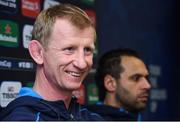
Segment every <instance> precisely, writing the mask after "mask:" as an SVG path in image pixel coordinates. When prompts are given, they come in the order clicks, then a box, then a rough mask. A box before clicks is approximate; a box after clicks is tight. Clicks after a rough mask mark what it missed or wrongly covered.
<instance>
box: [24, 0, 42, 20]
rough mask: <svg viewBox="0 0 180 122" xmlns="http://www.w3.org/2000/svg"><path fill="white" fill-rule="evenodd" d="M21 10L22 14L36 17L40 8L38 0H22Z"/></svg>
mask: <svg viewBox="0 0 180 122" xmlns="http://www.w3.org/2000/svg"><path fill="white" fill-rule="evenodd" d="M21 10H22V14H23V15H24V16H27V17H31V18H36V16H37V15H38V14H39V12H40V10H41V7H40V0H22V1H21Z"/></svg>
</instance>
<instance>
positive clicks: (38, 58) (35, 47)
mask: <svg viewBox="0 0 180 122" xmlns="http://www.w3.org/2000/svg"><path fill="white" fill-rule="evenodd" d="M28 49H29V53H30V55H31V57H32V58H33V60H34V61H35V62H36V63H37V64H43V47H42V45H41V44H40V43H39V42H38V41H37V40H31V41H30V42H29V47H28Z"/></svg>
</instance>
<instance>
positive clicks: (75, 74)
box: [66, 71, 81, 77]
mask: <svg viewBox="0 0 180 122" xmlns="http://www.w3.org/2000/svg"><path fill="white" fill-rule="evenodd" d="M66 73H68V74H70V75H71V76H73V77H80V76H81V73H77V72H73V71H66Z"/></svg>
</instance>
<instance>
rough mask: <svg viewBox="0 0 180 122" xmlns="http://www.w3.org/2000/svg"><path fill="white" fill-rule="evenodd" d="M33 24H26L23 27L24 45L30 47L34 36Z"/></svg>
mask: <svg viewBox="0 0 180 122" xmlns="http://www.w3.org/2000/svg"><path fill="white" fill-rule="evenodd" d="M32 30H33V26H32V25H25V26H24V28H23V47H24V48H26V49H27V48H28V44H29V42H30V41H31V38H32Z"/></svg>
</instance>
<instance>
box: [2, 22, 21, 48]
mask: <svg viewBox="0 0 180 122" xmlns="http://www.w3.org/2000/svg"><path fill="white" fill-rule="evenodd" d="M18 38H19V27H18V25H17V23H15V22H12V21H8V20H0V45H3V46H8V47H16V46H18Z"/></svg>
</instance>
